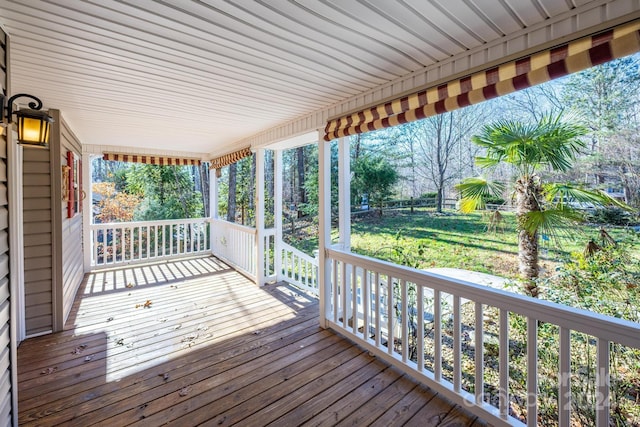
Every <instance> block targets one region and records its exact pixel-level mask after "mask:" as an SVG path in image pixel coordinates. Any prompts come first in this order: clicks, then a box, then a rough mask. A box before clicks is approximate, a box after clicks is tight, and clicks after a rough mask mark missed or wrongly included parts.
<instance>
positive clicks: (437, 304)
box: [433, 289, 442, 382]
mask: <svg viewBox="0 0 640 427" xmlns="http://www.w3.org/2000/svg"><path fill="white" fill-rule="evenodd" d="M441 298H442V296H441V295H440V290H439V289H434V290H433V374H434V377H435V380H436V381H438V382H440V381H441V380H442V300H441Z"/></svg>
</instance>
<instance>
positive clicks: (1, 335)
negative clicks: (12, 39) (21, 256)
mask: <svg viewBox="0 0 640 427" xmlns="http://www.w3.org/2000/svg"><path fill="white" fill-rule="evenodd" d="M7 39H8V38H7V35H6V34H5V33H4V31H3V30H2V29H1V28H0V90H2V94H5V95H6V94H7V87H8V86H9V77H8V76H9V72H8V63H9V61H8V49H7ZM8 232H9V204H8V199H7V136H6V129H2V135H1V136H0V425H5V426H10V425H12V417H13V414H12V404H13V403H12V391H13V390H12V388H11V339H12V337H11V323H10V322H11V319H10V313H11V302H10V300H9V295H10V287H9V239H8Z"/></svg>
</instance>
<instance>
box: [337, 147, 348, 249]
mask: <svg viewBox="0 0 640 427" xmlns="http://www.w3.org/2000/svg"><path fill="white" fill-rule="evenodd" d="M338 199H339V202H338V205H339V209H340V213H339V218H338V223H339V226H338V233H339V239H340V242H339V243H340V247H341V248H342V250H343V251H351V150H350V149H349V140H348V139H347V138H340V140H339V142H338Z"/></svg>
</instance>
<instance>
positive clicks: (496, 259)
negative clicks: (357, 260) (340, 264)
mask: <svg viewBox="0 0 640 427" xmlns="http://www.w3.org/2000/svg"><path fill="white" fill-rule="evenodd" d="M488 224H489V220H488V218H487V215H484V217H483V215H482V214H481V213H473V214H460V213H455V212H452V211H450V212H445V213H443V214H437V213H436V212H434V211H433V210H431V209H420V210H416V211H415V212H414V213H413V214H412V213H410V212H409V211H408V210H403V211H391V212H385V215H384V216H383V217H382V218H379V217H369V218H363V219H359V220H355V221H354V222H353V224H352V237H351V247H352V250H353V251H354V252H356V253H359V254H362V255H367V256H371V257H375V258H380V259H384V260H387V261H392V262H396V263H399V264H405V265H411V266H413V267H416V268H421V269H422V268H432V267H454V268H464V269H467V270H473V271H479V272H483V273H489V274H495V275H498V276H503V277H508V278H516V277H517V275H518V260H517V254H518V243H517V234H516V224H515V216H514V214H512V213H504V214H503V220H502V222H501V224H500V225H499V226H498V227H497V230H496V231H490V232H489V231H487V227H488ZM600 228H601V227H600V226H596V225H581V226H579V227H576V228H575V229H572V230H563V233H561V234H562V235H561V236H559V237H557V238H555V239H554V238H551V237H549V238H547V236H542V239H541V248H542V250H541V267H542V268H543V269H544V272H543V273H544V274H545V275H549V274H553V272H554V271H555V269H556V267H557V265H558V263H560V262H562V261H563V260H566V259H567V258H569V257H571V253H572V252H582V251H583V250H584V249H585V247H586V245H587V243H588V242H589V240H590V239H593V240H594V241H596V242H600ZM604 228H605V229H606V231H607V233H609V234H610V235H611V236H612V237H613V238H614V239H615V240H616V241H617V242H625V243H627V244H630V245H632V247H633V248H632V252H633V253H634V255H635V257H636V259H640V236H639V235H638V234H637V233H635V232H633V231H632V230H630V229H626V228H622V227H609V226H605V227H604Z"/></svg>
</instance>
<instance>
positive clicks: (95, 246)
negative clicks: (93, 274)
mask: <svg viewBox="0 0 640 427" xmlns="http://www.w3.org/2000/svg"><path fill="white" fill-rule="evenodd" d="M91 233H92V237H93V265H100V263H99V262H98V257H99V256H100V248H99V247H98V239H99V238H98V235H99V233H100V230H92V231H91ZM102 241H104V237H103V238H102ZM102 252H103V253H104V246H103V249H102ZM102 258H103V260H104V255H103V257H102Z"/></svg>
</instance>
